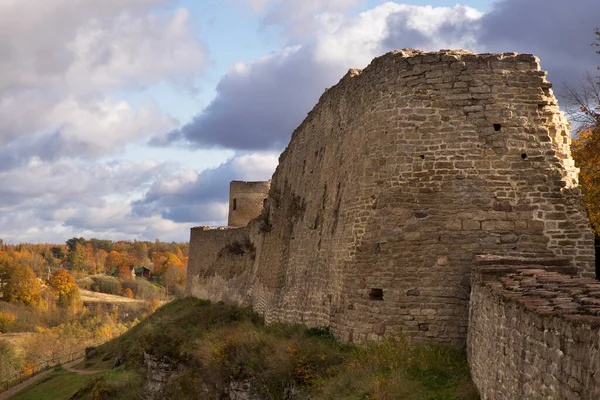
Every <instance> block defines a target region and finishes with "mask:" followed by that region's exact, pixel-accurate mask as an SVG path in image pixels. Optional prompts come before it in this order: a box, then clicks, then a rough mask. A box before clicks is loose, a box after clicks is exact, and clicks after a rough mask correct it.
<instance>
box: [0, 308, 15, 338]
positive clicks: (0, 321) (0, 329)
mask: <svg viewBox="0 0 600 400" xmlns="http://www.w3.org/2000/svg"><path fill="white" fill-rule="evenodd" d="M16 319H17V317H16V316H15V314H13V313H11V312H6V311H0V333H5V332H7V331H8V330H9V329H10V328H11V327H12V326H13V324H14V323H15V320H16Z"/></svg>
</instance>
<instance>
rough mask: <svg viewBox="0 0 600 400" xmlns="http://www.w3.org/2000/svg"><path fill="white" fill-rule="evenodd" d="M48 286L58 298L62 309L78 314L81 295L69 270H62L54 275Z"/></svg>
mask: <svg viewBox="0 0 600 400" xmlns="http://www.w3.org/2000/svg"><path fill="white" fill-rule="evenodd" d="M48 286H50V287H51V288H52V291H53V292H54V293H55V294H56V295H57V296H58V301H57V304H58V305H59V306H60V307H62V308H67V309H70V310H71V311H73V312H77V311H78V310H79V309H80V308H81V295H80V293H79V287H78V286H77V283H76V282H75V278H74V277H73V275H71V274H70V273H69V272H68V271H67V270H65V269H63V268H61V269H59V270H56V271H54V272H53V273H52V276H51V277H50V279H49V280H48Z"/></svg>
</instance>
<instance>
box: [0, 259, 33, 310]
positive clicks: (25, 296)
mask: <svg viewBox="0 0 600 400" xmlns="http://www.w3.org/2000/svg"><path fill="white" fill-rule="evenodd" d="M0 288H1V289H2V294H3V297H4V300H6V301H9V302H20V303H23V304H26V305H33V306H37V305H38V304H39V303H40V300H41V296H40V295H41V287H40V282H39V281H38V279H37V277H36V276H35V274H34V273H33V270H32V269H31V268H30V267H28V266H23V265H16V264H10V265H8V267H6V268H4V269H3V274H2V285H1V286H0Z"/></svg>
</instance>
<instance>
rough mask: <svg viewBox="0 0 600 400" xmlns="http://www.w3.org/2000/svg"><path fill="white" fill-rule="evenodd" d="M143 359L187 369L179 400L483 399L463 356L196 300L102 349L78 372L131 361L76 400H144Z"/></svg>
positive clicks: (172, 384) (178, 377)
mask: <svg viewBox="0 0 600 400" xmlns="http://www.w3.org/2000/svg"><path fill="white" fill-rule="evenodd" d="M144 352H147V353H149V354H152V355H154V356H155V357H157V358H159V359H165V360H171V362H172V364H173V365H175V366H177V367H178V368H179V370H178V371H179V372H178V373H176V374H175V375H174V376H173V377H172V379H171V380H170V381H169V383H168V387H167V389H168V393H169V398H172V399H218V398H228V397H225V396H226V392H227V390H229V389H230V388H231V387H232V382H233V383H234V384H235V383H236V382H237V383H240V384H243V385H245V386H249V387H251V388H252V390H253V391H254V392H255V394H256V395H258V396H260V397H261V398H265V399H285V398H290V399H292V398H294V399H382V400H383V399H430V400H438V399H440V400H441V399H452V400H454V399H477V398H478V396H477V392H476V389H475V388H474V386H473V384H472V383H471V380H470V378H469V372H468V367H467V363H466V358H465V354H464V353H463V352H462V351H459V350H456V349H451V348H446V347H441V346H434V345H432V346H410V345H409V344H408V343H407V342H406V341H405V340H403V339H402V338H396V339H387V340H385V341H383V342H379V343H369V344H366V345H362V346H355V345H350V344H344V343H340V342H338V341H336V340H334V339H333V337H332V336H331V334H330V333H329V331H327V330H325V329H306V328H304V327H301V326H295V325H283V324H274V325H268V326H266V325H265V324H264V323H263V321H262V319H261V318H260V317H259V316H258V315H257V314H255V313H253V312H252V311H251V310H249V309H245V308H239V307H234V306H229V305H225V304H211V303H210V302H207V301H202V300H198V299H194V298H186V299H183V300H178V301H174V302H172V303H169V304H166V305H165V306H163V307H161V308H160V309H159V310H158V311H157V312H156V313H154V314H153V315H151V316H150V317H148V318H147V319H145V320H144V321H142V322H141V323H140V324H138V325H136V326H134V327H133V328H132V329H131V330H129V331H128V332H126V333H125V334H123V335H121V336H120V337H118V338H116V339H114V340H112V341H110V342H108V343H106V344H104V345H103V346H101V347H99V348H97V349H96V350H95V351H94V354H93V356H92V357H91V358H89V359H88V360H86V361H85V363H84V364H83V365H80V366H78V367H77V368H88V369H92V370H100V369H104V368H107V367H111V366H112V364H113V362H114V360H115V358H117V357H118V358H119V359H121V360H123V364H122V365H121V366H120V367H119V368H118V369H116V370H112V371H110V372H109V373H104V374H102V375H101V376H100V378H101V379H99V378H98V376H95V377H92V378H89V377H88V378H87V381H86V384H81V385H80V386H81V387H83V389H81V387H80V388H79V389H81V390H80V392H79V397H77V398H91V397H92V396H93V398H98V399H101V398H107V399H108V398H114V399H125V398H128V399H131V398H136V397H138V398H140V397H139V396H142V385H143V382H144V381H145V379H146V376H145V375H146V369H145V366H144ZM62 379H65V377H64V376H63V377H62ZM69 379H71V380H75V378H69ZM90 379H92V380H91V381H90ZM93 379H95V380H93ZM98 379H99V380H98ZM51 382H52V380H49V381H47V382H45V383H43V385H48V384H50V383H51ZM37 386H38V389H37V390H40V386H41V385H37ZM75 386H77V385H75ZM42 389H43V388H42ZM73 389H74V388H73Z"/></svg>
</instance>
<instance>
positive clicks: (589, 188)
mask: <svg viewBox="0 0 600 400" xmlns="http://www.w3.org/2000/svg"><path fill="white" fill-rule="evenodd" d="M594 33H595V35H596V41H595V42H594V43H593V45H594V46H600V30H598V29H597V30H596V31H595V32H594ZM596 53H598V54H600V51H596ZM598 69H600V67H598ZM567 99H568V100H569V101H570V102H571V104H574V105H575V106H576V107H577V110H575V112H573V111H572V112H570V114H571V119H572V120H573V121H574V122H576V123H577V124H578V125H577V126H576V133H575V137H574V139H573V144H572V147H571V151H572V154H573V158H574V159H575V162H576V164H577V166H578V167H579V168H580V174H579V180H580V183H581V188H582V191H583V201H584V204H585V207H586V209H587V212H588V215H589V218H590V222H591V224H592V229H593V230H594V231H595V232H596V234H600V78H599V77H597V76H596V77H592V75H590V74H588V75H587V77H586V78H585V79H584V81H582V83H581V85H580V86H579V87H577V88H568V89H567Z"/></svg>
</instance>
